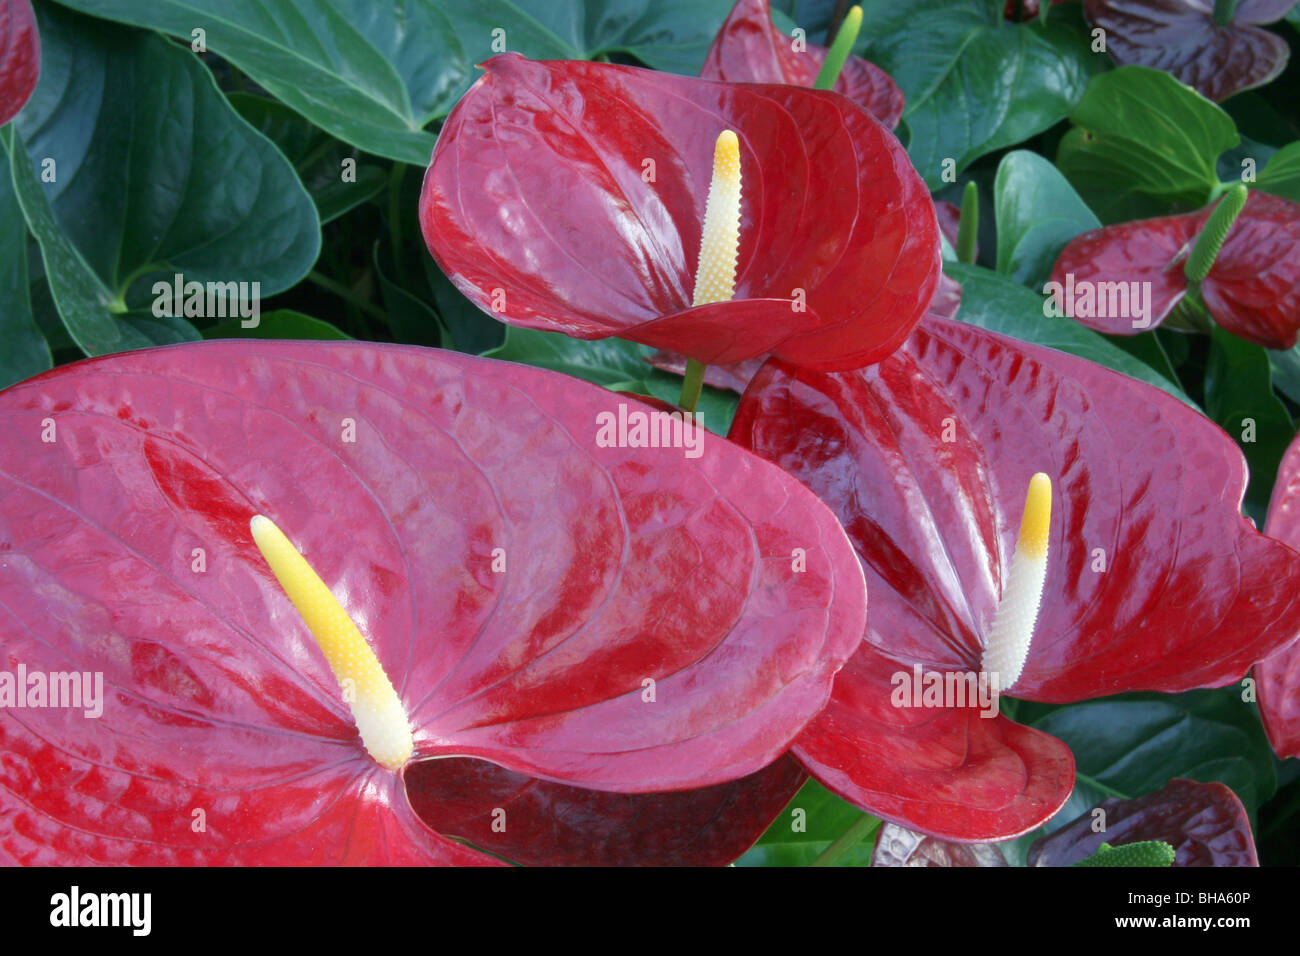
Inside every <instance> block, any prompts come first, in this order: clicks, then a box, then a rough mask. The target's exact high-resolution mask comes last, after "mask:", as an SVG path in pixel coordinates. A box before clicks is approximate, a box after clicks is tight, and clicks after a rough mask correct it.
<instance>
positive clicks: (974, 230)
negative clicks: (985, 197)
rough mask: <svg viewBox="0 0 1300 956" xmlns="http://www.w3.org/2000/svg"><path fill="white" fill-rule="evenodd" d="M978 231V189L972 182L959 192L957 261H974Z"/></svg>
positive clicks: (969, 263) (968, 262)
mask: <svg viewBox="0 0 1300 956" xmlns="http://www.w3.org/2000/svg"><path fill="white" fill-rule="evenodd" d="M979 232H980V191H979V187H978V186H976V185H975V184H974V183H973V182H970V183H967V184H966V191H965V192H963V193H962V194H961V225H960V226H958V227H957V261H958V262H965V263H967V264H968V265H974V263H975V241H976V239H977V238H978V237H979Z"/></svg>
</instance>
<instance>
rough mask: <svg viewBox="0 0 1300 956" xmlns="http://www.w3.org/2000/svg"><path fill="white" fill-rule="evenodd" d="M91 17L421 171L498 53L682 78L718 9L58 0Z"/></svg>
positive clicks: (526, 2) (648, 0)
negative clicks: (190, 52) (206, 54)
mask: <svg viewBox="0 0 1300 956" xmlns="http://www.w3.org/2000/svg"><path fill="white" fill-rule="evenodd" d="M61 2H63V3H64V4H65V5H67V6H70V7H75V8H76V9H78V10H82V11H84V12H86V13H90V14H94V15H95V16H99V17H108V18H110V19H113V20H119V21H122V22H125V23H131V24H135V25H136V26H142V27H147V28H149V29H153V30H161V31H163V32H165V33H170V34H171V35H172V36H175V37H178V38H180V39H182V40H183V41H184V42H185V43H187V44H188V43H190V42H191V40H192V31H193V30H194V29H195V27H196V25H198V24H202V25H203V29H204V30H205V31H206V34H205V41H206V44H207V47H208V48H209V49H210V50H212V51H214V52H216V53H218V54H220V55H221V56H222V57H223V58H225V59H227V60H229V61H230V62H231V63H233V64H234V65H235V66H237V67H238V68H239V69H240V70H242V71H243V72H244V73H247V74H248V75H249V76H250V77H252V78H253V79H254V80H256V81H257V82H258V83H259V84H260V85H261V86H263V87H264V88H265V89H266V90H267V91H268V92H270V93H271V94H272V95H273V96H274V97H275V98H276V99H278V100H280V101H281V102H283V103H285V104H286V105H288V106H289V107H291V108H292V109H293V110H295V111H296V112H298V113H300V114H301V115H303V116H305V117H306V118H307V119H309V120H311V121H312V122H313V123H315V124H316V125H318V126H320V127H321V128H322V129H324V130H325V131H327V132H328V133H330V134H331V135H333V136H336V137H337V138H339V139H341V140H343V142H345V143H350V144H352V145H354V146H357V147H359V148H361V149H362V150H364V151H365V152H367V153H373V154H375V155H377V156H386V157H388V158H390V159H396V160H399V161H401V162H406V163H413V164H415V165H418V166H424V165H426V164H427V163H428V162H429V154H430V152H432V150H433V145H434V135H433V133H432V132H429V131H428V130H426V129H425V127H426V126H428V125H429V123H430V122H432V121H433V120H435V119H437V118H438V117H441V116H445V115H446V114H447V112H448V111H449V110H450V109H451V107H452V106H453V105H454V104H455V102H456V100H457V99H458V98H459V97H460V96H461V94H462V93H463V92H464V91H465V89H466V88H467V87H468V86H469V84H470V83H471V82H472V81H473V79H474V78H475V76H476V75H477V71H476V65H477V64H479V63H482V62H483V61H484V60H486V59H488V58H489V57H491V56H492V55H493V54H494V53H500V52H502V51H503V50H511V51H518V52H521V53H524V54H526V55H527V56H531V57H536V58H539V59H589V58H592V57H596V56H599V55H608V54H611V53H626V54H630V55H632V56H635V57H637V58H638V59H639V60H641V61H642V62H644V63H646V64H648V65H649V66H652V67H655V68H657V69H664V70H675V71H677V72H682V73H694V72H696V70H698V69H699V67H700V63H701V62H703V59H704V53H705V51H706V50H707V49H708V46H709V43H710V41H711V40H712V39H713V35H714V33H715V31H716V30H717V28H718V26H719V24H721V23H722V21H723V18H724V17H725V16H726V12H727V10H728V9H729V7H730V4H729V0H614V2H611V3H609V4H604V5H600V6H597V5H595V4H592V5H590V8H589V9H581V10H579V11H576V12H575V11H574V10H573V9H572V8H571V7H570V6H569V5H568V4H557V3H555V2H554V0H472V2H471V0H454V2H446V0H61Z"/></svg>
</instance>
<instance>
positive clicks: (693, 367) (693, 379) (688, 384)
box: [677, 358, 708, 412]
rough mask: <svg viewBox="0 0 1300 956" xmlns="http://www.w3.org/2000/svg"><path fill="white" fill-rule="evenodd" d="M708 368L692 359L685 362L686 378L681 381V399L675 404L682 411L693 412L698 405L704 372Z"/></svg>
mask: <svg viewBox="0 0 1300 956" xmlns="http://www.w3.org/2000/svg"><path fill="white" fill-rule="evenodd" d="M707 368H708V366H707V365H705V364H704V363H703V362H697V361H695V359H693V358H688V359H687V360H686V377H685V378H683V379H682V397H681V400H680V401H679V402H678V403H677V404H678V405H679V406H680V407H681V409H682V411H684V412H693V411H695V406H696V405H698V404H699V403H700V393H701V392H702V391H704V372H705V370H706V369H707Z"/></svg>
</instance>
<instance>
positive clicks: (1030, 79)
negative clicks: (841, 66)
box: [857, 0, 1102, 189]
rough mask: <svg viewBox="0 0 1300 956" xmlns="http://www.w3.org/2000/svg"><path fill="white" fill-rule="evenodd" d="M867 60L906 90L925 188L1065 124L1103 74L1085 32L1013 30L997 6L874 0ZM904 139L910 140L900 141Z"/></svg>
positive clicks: (867, 17) (961, 0)
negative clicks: (951, 167)
mask: <svg viewBox="0 0 1300 956" xmlns="http://www.w3.org/2000/svg"><path fill="white" fill-rule="evenodd" d="M862 8H863V14H864V17H863V28H862V36H861V38H860V39H859V41H858V47H857V49H858V52H859V53H860V54H862V55H863V56H865V57H866V58H867V59H868V60H870V61H871V62H872V63H875V64H877V65H878V66H879V67H880V68H881V69H883V70H885V71H886V72H887V73H888V74H889V75H890V76H891V77H893V79H894V81H895V82H896V83H897V84H898V85H899V87H900V88H901V89H902V90H903V93H904V94H905V96H906V98H907V106H906V109H905V110H904V112H903V122H902V126H901V127H900V129H903V130H905V133H906V135H905V136H903V137H902V138H904V140H905V141H906V142H907V144H908V145H907V150H908V153H909V155H911V157H912V161H913V162H914V163H915V164H916V168H917V170H919V171H920V173H921V175H922V176H924V177H925V181H926V183H927V184H928V185H929V186H930V187H931V188H934V189H937V188H939V187H940V186H941V185H942V183H943V174H944V169H945V164H944V160H946V159H952V160H954V161H955V167H956V171H957V172H958V173H960V172H961V170H963V169H965V168H966V166H968V165H969V164H970V163H972V162H973V161H974V160H976V159H978V158H979V157H980V156H983V155H985V154H986V153H990V152H993V151H994V150H996V149H1001V148H1004V147H1007V146H1012V145H1015V144H1016V143H1019V142H1022V141H1023V140H1025V139H1028V138H1029V137H1031V136H1033V135H1035V134H1036V133H1040V132H1042V131H1043V130H1045V129H1047V128H1048V127H1050V126H1052V125H1054V124H1055V123H1057V122H1059V121H1060V120H1061V119H1062V118H1063V117H1064V116H1065V115H1066V114H1067V113H1069V112H1070V109H1071V108H1072V107H1073V106H1074V105H1075V104H1076V103H1077V102H1078V101H1079V97H1080V96H1082V95H1083V91H1084V88H1085V87H1086V86H1087V83H1088V76H1089V74H1090V73H1092V72H1093V71H1094V70H1096V69H1099V68H1100V67H1101V65H1102V64H1101V63H1100V62H1099V61H1100V59H1101V58H1099V57H1096V56H1095V55H1093V54H1092V53H1090V52H1089V41H1088V37H1087V34H1086V32H1085V31H1084V30H1083V29H1082V24H1081V23H1080V24H1078V25H1077V26H1071V25H1069V24H1067V23H1066V22H1064V21H1065V18H1064V17H1061V18H1059V19H1053V20H1052V21H1049V22H1048V23H1047V24H1037V23H1035V24H1011V23H1006V22H1004V21H1003V19H1002V11H1001V5H1000V4H997V3H990V2H988V0H911V2H909V3H898V2H896V0H866V2H864V3H862ZM900 135H901V134H900Z"/></svg>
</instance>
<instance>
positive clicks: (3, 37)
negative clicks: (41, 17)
mask: <svg viewBox="0 0 1300 956" xmlns="http://www.w3.org/2000/svg"><path fill="white" fill-rule="evenodd" d="M40 72H41V40H40V36H39V35H38V34H37V32H36V16H35V15H34V14H33V13H32V5H31V2H30V0H0V126H4V124H5V123H8V122H9V121H10V120H11V119H13V118H14V117H15V116H17V115H18V111H19V110H20V109H22V108H23V104H25V103H26V102H27V99H28V97H30V96H31V95H32V90H34V89H36V79H37V76H38V75H39V74H40Z"/></svg>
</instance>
